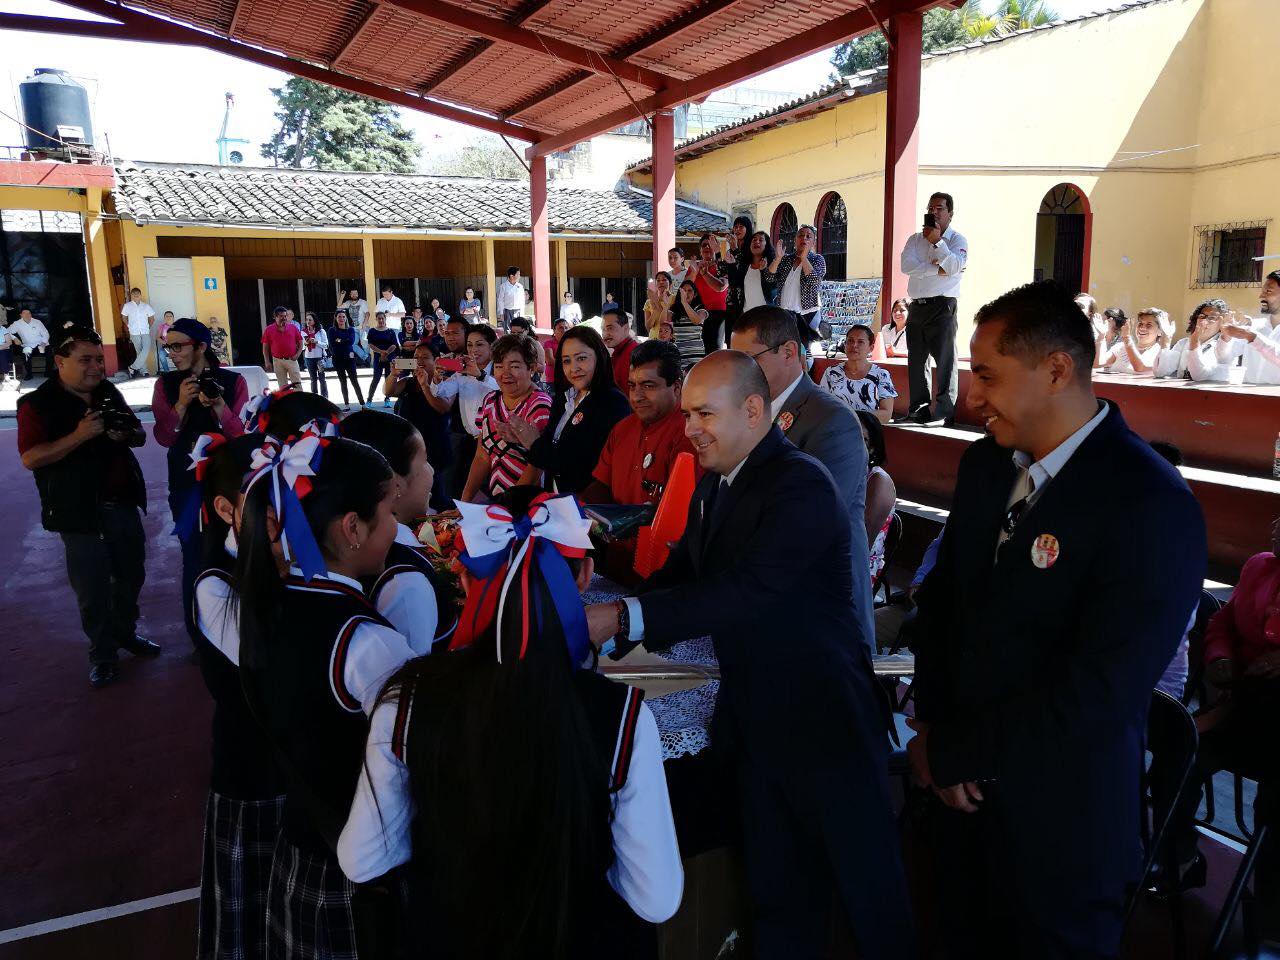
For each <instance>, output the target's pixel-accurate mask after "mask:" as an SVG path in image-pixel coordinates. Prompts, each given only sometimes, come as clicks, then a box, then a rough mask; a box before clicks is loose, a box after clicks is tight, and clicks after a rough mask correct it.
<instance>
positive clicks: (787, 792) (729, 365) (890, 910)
mask: <svg viewBox="0 0 1280 960" xmlns="http://www.w3.org/2000/svg"><path fill="white" fill-rule="evenodd" d="M770 402H771V398H770V394H769V384H768V381H767V380H766V379H765V376H764V373H763V372H762V371H761V370H760V367H759V366H758V365H757V364H756V363H755V361H754V360H752V359H751V358H750V357H749V356H747V355H746V354H744V353H740V352H738V351H736V350H720V351H717V352H715V353H713V354H710V355H709V356H707V357H706V358H705V359H704V360H702V361H700V362H699V363H698V364H697V366H695V367H694V368H693V370H692V372H691V373H690V374H689V378H688V380H687V381H686V384H685V388H684V394H683V396H682V398H681V407H682V408H683V409H684V413H685V417H686V427H685V433H686V435H687V436H688V437H689V439H690V441H692V443H693V447H694V450H695V451H696V452H697V456H698V462H699V464H701V465H702V467H703V468H704V469H705V470H706V471H707V473H706V474H705V475H704V476H703V478H702V480H701V481H700V482H699V484H698V486H697V489H696V490H695V492H694V496H693V500H692V501H691V503H690V505H689V517H688V525H687V526H686V528H685V534H684V536H683V537H682V538H681V540H680V542H679V543H678V544H677V545H676V547H675V548H674V549H673V550H672V553H671V557H670V559H669V560H668V561H667V564H666V565H665V566H664V567H663V568H662V570H660V571H658V573H657V574H655V575H654V576H653V577H652V578H651V579H650V582H649V584H648V585H647V586H648V589H647V590H646V592H645V593H644V594H643V595H642V596H640V597H639V598H634V597H633V598H628V599H626V600H625V601H618V602H617V603H616V604H614V603H603V604H593V605H591V606H589V607H587V625H588V629H589V630H590V633H591V639H592V641H593V642H594V643H596V644H597V645H600V644H603V643H604V641H605V640H606V639H608V638H609V637H613V636H616V637H617V646H618V650H619V651H623V650H628V649H630V648H632V647H634V645H635V643H636V641H640V640H643V642H644V644H645V646H646V647H647V648H648V649H650V650H660V649H663V648H665V647H668V646H670V645H671V644H673V643H676V642H678V641H680V640H687V639H689V638H692V637H703V636H707V635H710V636H711V639H712V641H713V643H714V644H715V650H716V656H717V658H718V659H719V661H720V671H721V684H720V694H719V699H718V702H717V703H716V709H715V715H714V717H713V720H712V741H713V745H714V747H715V749H716V750H718V751H721V752H722V753H723V754H724V755H725V756H726V758H727V759H730V760H731V761H732V764H733V766H734V768H736V773H737V781H738V782H737V786H738V790H739V794H740V802H741V806H742V825H743V848H744V853H745V856H746V867H747V882H748V886H749V888H750V894H751V901H752V907H753V913H754V921H755V923H754V935H755V943H754V950H755V952H754V955H755V956H756V957H759V958H762V960H772V958H784V957H785V958H787V960H792V958H801V960H803V958H811V957H814V958H816V957H823V956H826V955H827V946H828V937H829V934H830V930H831V927H830V923H829V919H830V908H831V903H832V898H833V895H834V898H835V899H836V901H837V902H838V903H839V905H840V907H841V910H842V912H843V914H844V916H845V918H846V919H847V920H848V923H849V926H850V927H851V928H852V930H853V936H854V939H855V941H856V946H857V951H858V956H859V957H863V958H867V960H870V958H879V957H908V956H914V950H913V942H912V941H913V937H912V926H911V915H910V908H909V906H908V902H907V892H906V883H905V880H904V878H903V871H902V862H901V855H900V850H899V846H898V832H897V830H896V828H895V826H894V821H893V814H892V811H891V809H890V804H889V789H888V782H887V763H888V736H887V735H886V732H885V731H886V727H885V724H886V715H885V713H884V712H882V708H881V703H882V701H881V698H880V696H879V691H878V688H877V684H876V680H875V677H874V676H873V675H872V670H871V657H870V654H869V652H868V650H867V648H866V647H865V646H864V645H863V643H862V642H861V641H862V634H861V630H860V629H859V624H858V611H857V606H856V604H855V601H854V597H853V578H852V576H851V573H850V568H849V567H850V557H851V550H850V547H849V530H850V525H849V516H848V512H847V510H846V508H845V505H844V498H843V497H842V496H841V495H840V494H839V493H838V492H837V491H836V488H835V484H834V483H833V482H832V480H831V474H830V473H828V472H827V470H826V469H825V468H824V467H823V466H822V465H821V464H820V463H818V461H816V460H814V459H813V458H812V457H810V456H809V455H808V454H805V453H801V452H800V451H799V450H797V449H796V448H795V447H794V446H793V445H792V444H791V443H790V442H788V441H787V439H786V438H785V437H784V436H783V435H782V432H781V431H780V430H779V429H778V428H777V427H775V426H774V425H773V416H772V414H771V410H770Z"/></svg>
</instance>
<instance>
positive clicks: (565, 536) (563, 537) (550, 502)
mask: <svg viewBox="0 0 1280 960" xmlns="http://www.w3.org/2000/svg"><path fill="white" fill-rule="evenodd" d="M455 503H457V507H458V510H459V511H460V512H461V514H462V519H461V521H460V522H459V524H458V532H459V535H460V536H461V539H462V546H463V549H462V554H461V556H460V557H459V559H460V560H461V561H462V565H463V566H465V567H466V568H467V570H468V571H470V572H471V574H472V575H473V576H474V577H476V579H477V580H478V581H479V582H478V583H476V584H475V586H474V587H473V588H472V590H471V591H469V592H468V595H467V601H466V605H465V607H464V608H463V611H462V619H461V621H460V622H459V624H458V629H457V631H456V632H455V633H454V637H453V640H452V642H451V643H450V645H449V648H450V649H451V650H456V649H459V648H462V647H466V646H469V645H470V644H471V643H472V642H473V641H474V640H475V639H476V637H478V636H479V635H480V634H481V633H483V632H484V630H485V629H486V628H487V627H488V626H489V624H490V623H493V622H494V621H495V619H496V621H497V624H498V629H497V659H498V662H499V663H501V662H502V642H503V635H502V615H503V610H504V609H505V604H506V600H507V597H508V595H509V593H510V591H511V590H512V589H513V588H517V586H518V589H519V590H520V592H521V598H522V600H523V604H522V608H523V610H524V618H523V622H522V623H521V627H520V629H521V636H520V644H519V657H521V658H523V657H524V655H525V653H526V651H527V650H528V648H529V636H530V631H531V630H532V629H540V628H541V627H542V624H543V621H544V617H543V611H542V609H541V599H540V594H538V593H534V592H531V591H530V570H531V568H532V563H533V561H534V559H536V560H537V561H538V570H539V571H540V572H541V575H542V579H543V580H544V581H545V583H546V585H547V591H548V593H550V595H551V602H552V605H553V606H554V607H555V611H556V616H557V618H558V619H559V621H560V625H561V627H562V628H563V630H564V635H565V642H566V644H567V645H568V649H569V657H570V660H571V661H572V663H573V664H574V665H575V666H577V665H579V664H581V663H583V662H584V661H585V660H586V659H587V655H588V654H589V653H590V651H591V642H590V638H589V636H588V633H587V618H586V612H585V610H584V608H583V606H582V600H581V598H580V596H579V594H578V585H577V582H576V581H575V579H574V576H573V571H572V570H571V569H570V567H569V564H568V562H567V560H566V558H574V559H580V558H582V557H585V556H586V555H587V551H588V550H590V549H591V537H590V532H591V521H590V520H588V519H586V517H585V516H583V513H582V508H581V507H580V506H578V501H577V500H575V499H574V498H573V497H572V496H561V497H552V496H551V495H549V494H542V495H541V496H539V497H537V498H536V499H535V500H534V501H533V503H532V504H530V506H529V510H528V512H527V513H526V514H524V515H523V516H512V515H511V513H510V511H508V510H506V509H505V508H503V507H500V506H497V505H496V504H490V505H488V506H484V505H480V504H473V503H461V502H459V501H455ZM513 551H514V556H513Z"/></svg>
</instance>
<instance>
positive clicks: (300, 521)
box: [266, 461, 328, 580]
mask: <svg viewBox="0 0 1280 960" xmlns="http://www.w3.org/2000/svg"><path fill="white" fill-rule="evenodd" d="M271 470H272V475H271V476H270V477H269V478H266V479H268V480H269V481H270V483H271V489H270V497H271V505H272V506H273V507H275V510H276V517H277V518H279V520H280V526H281V529H282V530H283V531H284V536H285V544H284V546H285V547H286V550H285V555H286V557H287V558H288V559H289V561H290V562H292V563H296V564H297V565H298V567H300V568H301V570H302V576H303V579H305V580H310V579H311V578H312V577H317V576H324V575H325V574H327V573H328V568H327V567H325V564H324V554H322V553H321V552H320V545H319V544H318V543H316V538H315V535H314V534H313V533H312V532H311V525H310V524H309V523H308V522H307V514H306V511H304V510H303V509H302V501H301V500H299V499H298V495H297V494H296V493H295V492H294V490H293V487H291V486H289V485H288V484H287V483H285V482H284V481H283V478H282V477H281V476H280V470H281V463H280V461H277V462H276V463H275V464H274V465H273V466H272V468H271Z"/></svg>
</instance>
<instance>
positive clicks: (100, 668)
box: [89, 663, 116, 690]
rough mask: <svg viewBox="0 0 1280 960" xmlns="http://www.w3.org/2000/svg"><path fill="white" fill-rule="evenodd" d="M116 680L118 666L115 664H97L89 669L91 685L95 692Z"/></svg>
mask: <svg viewBox="0 0 1280 960" xmlns="http://www.w3.org/2000/svg"><path fill="white" fill-rule="evenodd" d="M115 678H116V665H115V664H114V663H95V664H94V665H93V666H92V667H90V668H89V685H90V686H91V687H93V689H95V690H97V689H99V688H100V687H105V686H106V685H107V684H108V683H110V682H111V681H113V680H114V679H115Z"/></svg>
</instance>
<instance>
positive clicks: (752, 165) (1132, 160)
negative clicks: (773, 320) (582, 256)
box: [637, 0, 1280, 352]
mask: <svg viewBox="0 0 1280 960" xmlns="http://www.w3.org/2000/svg"><path fill="white" fill-rule="evenodd" d="M1267 10H1270V11H1273V12H1274V13H1276V14H1277V15H1280V4H1278V3H1277V0H1163V2H1158V3H1154V4H1151V5H1149V6H1146V7H1142V8H1138V9H1133V10H1130V11H1127V12H1123V13H1113V14H1107V15H1104V16H1100V17H1094V18H1091V19H1088V20H1085V21H1082V22H1080V23H1075V24H1066V25H1063V26H1059V27H1055V28H1053V29H1051V30H1042V31H1037V32H1034V33H1031V34H1027V35H1023V36H1019V37H1014V38H1011V39H1008V40H1005V41H1002V42H999V43H994V44H988V45H986V46H983V47H979V48H975V49H971V50H964V51H961V52H957V53H952V54H948V55H946V56H942V57H937V58H931V59H927V60H926V61H925V62H924V64H923V75H922V95H921V121H920V122H921V135H920V181H919V193H918V197H917V204H918V206H919V208H920V209H921V211H922V212H923V207H924V203H925V200H926V198H927V197H928V196H929V194H930V193H932V192H933V191H935V190H943V191H946V192H948V193H951V194H952V195H954V197H955V201H956V214H955V226H956V228H957V229H958V230H960V231H961V232H962V233H964V234H965V235H966V237H967V238H968V240H969V249H970V261H969V269H968V272H967V273H966V275H965V280H964V286H963V289H962V293H961V300H960V313H961V320H962V327H967V325H968V318H970V317H972V315H973V313H974V312H975V311H976V310H977V309H978V307H980V306H981V305H982V304H983V303H985V302H987V301H988V300H990V299H991V298H993V297H995V296H997V295H999V294H1000V293H1002V292H1004V291H1006V290H1008V289H1010V288H1012V287H1014V286H1017V285H1019V284H1021V283H1026V282H1028V281H1029V280H1031V279H1032V277H1033V275H1034V268H1035V238H1036V214H1037V212H1038V210H1039V207H1040V202H1041V199H1042V198H1043V197H1044V195H1045V194H1046V193H1047V192H1048V191H1049V190H1050V189H1051V188H1052V187H1054V186H1056V185H1057V184H1060V183H1071V184H1074V185H1075V186H1076V187H1077V188H1078V189H1079V190H1080V192H1081V193H1082V194H1083V195H1084V196H1085V197H1086V198H1087V199H1088V202H1089V204H1090V207H1091V209H1092V211H1093V214H1094V218H1093V234H1092V245H1091V273H1090V292H1091V293H1093V294H1094V295H1095V296H1096V297H1097V298H1098V299H1099V301H1100V302H1101V303H1102V304H1104V305H1113V304H1114V305H1117V306H1121V307H1123V308H1125V309H1126V310H1129V311H1132V310H1134V309H1136V308H1139V307H1142V306H1145V305H1148V304H1151V303H1155V304H1159V305H1161V306H1164V307H1165V308H1166V309H1168V310H1169V311H1170V313H1172V314H1174V315H1175V316H1185V315H1186V314H1188V313H1189V312H1190V309H1191V307H1192V306H1193V305H1194V304H1196V303H1198V302H1199V301H1200V300H1203V299H1205V298H1207V297H1212V296H1221V297H1223V298H1224V299H1226V300H1227V301H1228V302H1229V303H1231V304H1233V305H1235V306H1239V307H1242V308H1249V309H1256V302H1257V296H1256V290H1254V289H1251V288H1233V287H1221V286H1212V287H1206V288H1197V287H1194V286H1193V284H1192V278H1193V276H1194V271H1195V265H1196V261H1197V256H1198V255H1197V251H1196V249H1195V229H1194V228H1195V227H1196V226H1197V225H1205V224H1218V223H1226V222H1231V221H1240V220H1248V221H1257V220H1269V221H1271V222H1270V224H1269V232H1268V237H1267V252H1268V253H1276V254H1280V97H1274V96H1268V95H1267V91H1271V90H1274V89H1276V83H1277V81H1276V72H1275V67H1274V51H1273V49H1272V41H1271V40H1270V35H1269V33H1268V31H1267V30H1265V29H1261V26H1262V23H1263V21H1264V20H1265V19H1266V17H1265V16H1264V15H1263V14H1264V11H1267ZM884 110H885V96H884V94H875V95H871V96H867V97H862V98H858V99H855V100H852V101H848V102H846V103H843V104H841V105H840V106H838V107H836V108H835V109H833V110H828V111H825V112H823V113H820V114H816V115H814V116H813V117H810V118H808V119H806V120H803V121H800V122H798V123H794V124H791V125H789V126H784V127H780V128H777V129H774V130H769V131H766V132H763V133H761V134H759V135H756V136H754V137H752V138H750V139H747V140H743V141H741V142H739V143H735V144H730V145H728V146H725V147H723V148H721V149H719V150H715V151H713V152H711V153H708V154H705V155H703V156H701V157H697V158H694V159H691V160H688V161H684V162H681V163H679V164H678V166H677V174H676V176H677V188H678V192H679V195H680V197H681V198H684V199H689V200H694V201H696V202H699V203H701V204H704V205H706V206H710V207H714V208H717V209H721V210H730V209H732V208H733V207H734V206H735V205H744V206H750V205H754V206H755V207H756V211H757V218H758V221H759V223H760V225H761V226H762V227H763V228H765V229H768V227H769V225H770V223H771V220H772V216H773V212H774V210H775V209H776V208H777V207H778V205H779V204H780V203H782V202H789V203H791V204H792V206H793V207H794V208H795V210H796V214H797V216H798V218H799V220H800V222H801V223H803V222H805V221H806V220H812V219H813V218H814V217H815V215H816V211H817V206H818V203H819V201H820V200H821V199H822V197H823V195H824V194H825V193H826V192H827V191H828V190H832V189H834V190H837V191H838V192H839V193H840V194H841V196H843V197H844V200H845V203H846V205H847V207H848V210H849V257H848V263H849V266H848V275H849V276H850V277H878V276H879V275H880V272H881V254H880V245H881V230H882V227H881V224H882V211H883V190H884V187H883V178H882V169H883V163H884ZM637 179H638V182H643V183H646V184H647V183H649V182H651V181H650V180H649V178H647V177H646V178H637ZM1278 267H1280V260H1275V261H1268V262H1267V265H1266V269H1268V270H1270V269H1276V268H1278ZM967 337H968V331H967V330H965V329H962V333H961V340H962V352H965V351H964V341H965V340H967Z"/></svg>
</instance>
